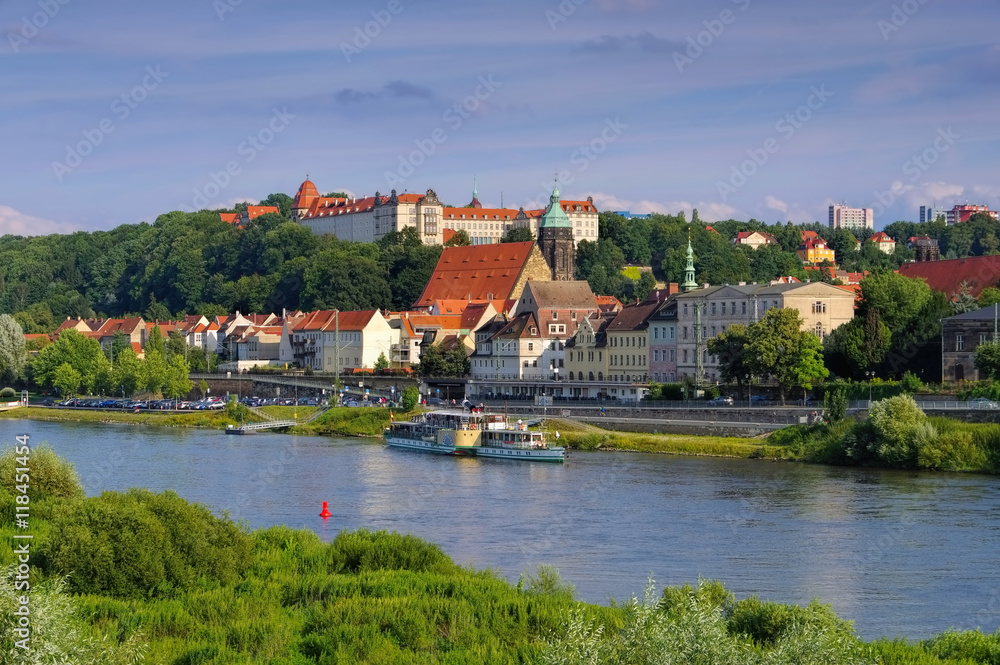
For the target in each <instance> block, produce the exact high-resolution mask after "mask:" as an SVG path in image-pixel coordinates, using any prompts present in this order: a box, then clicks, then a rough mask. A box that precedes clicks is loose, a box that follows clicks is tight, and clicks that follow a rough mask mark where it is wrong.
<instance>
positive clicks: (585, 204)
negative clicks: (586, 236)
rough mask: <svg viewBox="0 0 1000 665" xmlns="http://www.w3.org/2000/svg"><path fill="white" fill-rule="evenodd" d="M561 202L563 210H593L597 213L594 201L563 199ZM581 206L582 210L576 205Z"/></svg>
mask: <svg viewBox="0 0 1000 665" xmlns="http://www.w3.org/2000/svg"><path fill="white" fill-rule="evenodd" d="M559 203H561V204H562V207H563V210H564V211H565V212H592V213H596V212H597V208H596V207H595V206H594V203H593V201H569V200H563V201H560V202H559ZM577 206H580V208H581V210H577V209H576V207H577Z"/></svg>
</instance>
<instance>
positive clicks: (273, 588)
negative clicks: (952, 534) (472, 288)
mask: <svg viewBox="0 0 1000 665" xmlns="http://www.w3.org/2000/svg"><path fill="white" fill-rule="evenodd" d="M18 465H19V463H18V462H16V460H15V458H14V455H13V452H12V451H8V452H6V453H5V454H3V455H2V456H0V474H2V476H0V511H2V514H3V515H4V516H5V518H6V519H4V520H3V522H2V525H0V533H2V536H3V537H2V541H0V566H2V567H3V574H2V575H0V650H2V653H4V654H5V656H6V655H11V654H12V655H13V658H12V659H9V660H5V661H4V662H12V663H20V662H36V661H32V660H30V659H25V658H21V659H20V660H19V659H18V657H19V655H24V654H21V653H20V652H19V651H18V650H17V649H16V647H15V646H14V640H15V633H13V632H12V630H11V629H12V628H13V627H14V625H15V623H16V616H15V614H14V612H15V611H16V609H17V607H18V600H17V596H18V595H22V594H23V593H24V592H23V591H21V592H16V591H15V589H14V582H15V575H14V564H15V563H16V560H15V557H14V554H13V551H12V548H11V545H10V544H11V543H12V542H13V540H12V538H11V536H12V535H13V533H14V531H15V527H14V520H13V516H14V513H15V506H16V505H17V504H16V502H15V498H14V497H15V493H16V492H17V489H16V487H15V475H14V473H13V470H14V467H15V466H18ZM29 465H30V467H31V488H32V489H31V507H32V511H31V517H30V527H31V528H30V530H31V533H32V535H33V536H34V540H33V541H32V545H31V566H32V573H31V578H30V582H31V589H30V590H29V592H30V603H31V611H32V614H31V621H32V627H33V633H32V638H31V639H32V642H31V646H32V649H33V651H32V657H33V656H34V655H37V654H39V653H46V656H47V657H49V656H51V658H50V660H48V661H45V662H74V663H106V664H109V665H118V664H123V665H124V664H125V663H128V664H131V665H134V664H136V663H148V664H156V665H193V664H195V663H227V664H240V665H242V664H247V665H249V664H251V663H254V664H258V663H266V664H269V665H313V664H315V665H321V664H322V665H325V664H332V663H345V664H346V663H351V664H355V663H407V664H409V663H417V664H420V663H427V664H431V663H470V664H475V663H483V664H486V663H489V664H491V665H492V664H495V663H501V664H502V663H545V664H553V665H555V664H556V663H560V664H563V663H565V664H575V663H580V664H582V663H615V664H616V665H628V664H630V663H650V662H664V663H706V664H708V663H718V664H719V665H723V664H726V665H729V664H732V663H760V664H764V663H768V664H774V665H780V664H783V663H797V664H803V665H809V664H815V665H820V664H824V665H825V664H826V663H838V664H839V663H873V664H874V663H884V664H886V665H895V664H902V663H917V664H927V665H930V664H953V665H975V664H979V663H983V664H986V663H996V662H997V655H998V654H1000V639H998V636H997V635H985V634H982V633H979V632H967V633H945V634H943V635H940V636H938V637H935V638H932V639H929V640H925V641H922V642H918V643H907V642H903V641H899V640H897V641H876V642H872V643H865V642H863V641H861V640H859V639H858V638H857V637H856V635H855V633H854V630H853V626H852V625H851V623H849V622H847V621H844V620H842V619H840V618H839V617H837V616H836V615H835V614H834V613H833V611H832V610H831V609H830V608H829V607H828V606H825V605H822V604H820V603H819V602H816V601H814V602H813V603H810V604H809V605H807V606H805V607H799V606H789V605H782V604H778V603H772V602H767V601H764V600H761V599H758V598H756V597H750V598H745V599H739V600H738V599H736V598H734V597H733V595H732V594H731V593H730V592H728V591H727V590H726V589H725V588H724V587H723V586H722V585H721V584H720V583H718V582H704V581H703V582H700V583H699V584H698V585H697V586H696V587H691V586H685V587H668V588H666V589H664V590H663V591H662V592H658V591H657V589H656V587H655V586H654V585H653V584H652V582H651V583H650V586H649V589H648V591H647V594H646V596H645V598H643V599H633V600H632V601H630V602H627V603H625V604H623V605H621V606H616V605H612V606H610V607H604V606H597V605H591V604H586V603H582V602H577V601H575V600H574V597H573V589H572V587H571V586H569V585H567V584H565V583H563V582H562V581H561V580H560V579H559V575H558V572H557V571H555V570H554V569H552V568H548V567H544V566H542V567H540V568H539V569H538V571H537V573H536V574H534V575H527V576H525V577H522V579H521V581H520V583H518V584H517V585H511V584H510V583H508V582H506V581H504V580H503V579H500V578H499V577H498V576H497V574H496V573H494V572H491V571H475V570H471V569H468V568H463V567H461V566H458V565H456V564H455V563H454V562H453V561H452V560H451V559H450V558H449V557H448V556H447V555H446V554H445V553H444V552H443V551H442V550H441V549H440V548H439V547H437V546H435V545H431V544H428V543H426V542H423V541H421V540H419V539H417V538H414V537H412V536H406V535H400V534H395V533H386V532H377V533H372V532H368V531H364V530H361V531H356V532H346V531H345V532H341V533H340V534H339V535H338V536H337V537H336V538H335V539H334V540H333V542H331V543H329V544H325V543H323V542H321V541H320V539H319V538H318V537H317V536H316V535H315V534H314V533H312V532H310V531H305V530H292V529H289V528H287V527H281V526H278V527H272V528H269V529H264V530H260V531H256V532H252V533H251V532H248V531H247V530H246V529H245V528H244V527H243V526H241V525H239V524H235V523H233V522H232V521H231V520H230V519H229V518H228V517H222V518H220V517H217V516H214V515H212V514H211V513H210V512H209V510H208V509H206V508H204V507H202V506H199V505H196V504H190V503H188V502H187V501H185V500H184V499H183V498H181V497H179V496H177V495H176V494H174V493H172V492H164V493H160V494H156V493H152V492H149V491H147V490H130V491H128V492H125V493H118V492H105V493H103V494H101V495H100V496H95V497H89V498H84V497H83V491H82V489H81V487H80V484H79V481H78V480H77V478H76V475H75V473H74V471H73V469H72V466H71V465H69V464H68V463H66V462H65V461H63V460H60V459H59V458H58V457H57V456H56V455H55V453H53V452H52V451H51V450H46V449H45V448H38V449H35V450H33V451H32V453H31V457H30V462H29Z"/></svg>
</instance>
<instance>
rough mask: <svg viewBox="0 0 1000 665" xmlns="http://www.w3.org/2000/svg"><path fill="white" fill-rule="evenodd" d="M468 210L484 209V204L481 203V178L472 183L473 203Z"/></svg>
mask: <svg viewBox="0 0 1000 665" xmlns="http://www.w3.org/2000/svg"><path fill="white" fill-rule="evenodd" d="M465 207H466V208H482V207H483V204H482V203H480V202H479V178H475V179H474V180H473V181H472V201H471V202H469V205H467V206H465Z"/></svg>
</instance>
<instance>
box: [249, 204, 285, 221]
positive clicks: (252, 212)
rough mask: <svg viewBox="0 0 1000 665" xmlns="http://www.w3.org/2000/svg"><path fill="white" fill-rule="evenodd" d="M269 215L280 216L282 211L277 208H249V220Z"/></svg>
mask: <svg viewBox="0 0 1000 665" xmlns="http://www.w3.org/2000/svg"><path fill="white" fill-rule="evenodd" d="M268 213H274V214H276V215H280V214H281V210H279V209H278V207H277V206H247V219H250V220H252V219H254V218H255V217H260V216H261V215H266V214H268Z"/></svg>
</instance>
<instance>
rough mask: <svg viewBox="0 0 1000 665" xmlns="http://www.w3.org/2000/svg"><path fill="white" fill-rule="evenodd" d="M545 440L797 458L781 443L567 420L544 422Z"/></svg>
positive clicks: (576, 445)
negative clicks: (608, 427) (627, 429)
mask: <svg viewBox="0 0 1000 665" xmlns="http://www.w3.org/2000/svg"><path fill="white" fill-rule="evenodd" d="M547 430H548V439H549V441H555V432H556V431H558V432H559V435H560V438H559V443H560V444H561V445H564V446H566V447H568V448H570V449H576V450H612V451H621V452H641V453H662V454H671V455H692V456H708V457H738V458H744V459H757V458H763V459H796V456H795V455H794V454H793V453H792V451H791V450H790V449H789V448H787V447H784V446H773V445H768V444H766V443H763V442H757V441H755V440H753V439H740V438H735V437H722V436H685V435H674V434H640V433H633V432H611V431H609V430H604V429H600V428H599V427H594V426H592V425H584V424H582V423H576V422H573V421H566V420H549V421H548V422H547Z"/></svg>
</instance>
